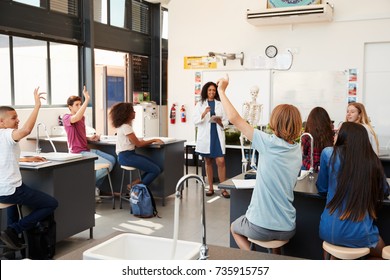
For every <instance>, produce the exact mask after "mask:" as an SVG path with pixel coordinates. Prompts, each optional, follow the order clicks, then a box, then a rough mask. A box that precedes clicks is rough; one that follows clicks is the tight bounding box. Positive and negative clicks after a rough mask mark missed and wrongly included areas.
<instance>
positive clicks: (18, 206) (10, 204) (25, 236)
mask: <svg viewBox="0 0 390 280" xmlns="http://www.w3.org/2000/svg"><path fill="white" fill-rule="evenodd" d="M13 205H15V204H12V203H0V210H3V209H6V208H8V207H11V206H13ZM16 206H17V208H18V215H19V219H21V218H23V214H22V206H21V205H19V204H17V205H16ZM23 239H24V244H23V245H22V247H21V248H20V249H18V250H12V249H9V248H8V247H7V246H6V245H5V244H4V245H0V248H3V252H2V253H1V254H0V257H3V256H6V255H7V253H15V252H18V251H20V254H21V255H23V253H22V250H25V256H26V257H28V242H27V241H28V239H27V233H26V232H25V231H23ZM5 248H7V249H8V252H7V253H6V252H4V249H5Z"/></svg>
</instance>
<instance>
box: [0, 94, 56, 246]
mask: <svg viewBox="0 0 390 280" xmlns="http://www.w3.org/2000/svg"><path fill="white" fill-rule="evenodd" d="M38 89H39V88H36V89H35V90H34V100H35V106H34V109H33V111H32V112H31V114H30V116H29V118H28V119H27V121H26V123H25V124H24V125H23V126H22V127H21V128H19V119H18V114H17V113H16V111H15V109H13V108H12V107H8V106H0V150H1V153H0V173H1V176H0V203H5V204H15V205H13V206H11V207H8V208H7V214H8V227H7V229H5V230H4V231H2V232H1V235H0V238H1V240H2V241H3V242H4V243H5V244H6V246H7V247H9V248H11V249H14V250H18V249H20V248H21V247H22V244H21V241H20V239H19V234H21V233H22V232H23V231H25V230H29V229H31V228H33V227H34V226H35V225H36V224H37V223H38V222H40V221H42V220H44V219H45V218H46V217H48V216H49V215H51V214H52V213H53V212H54V210H55V209H56V208H57V206H58V202H57V200H56V199H55V198H53V197H51V196H50V195H48V194H46V193H43V192H40V191H38V190H35V189H32V188H29V187H28V186H26V185H25V184H24V183H23V182H22V175H21V173H20V169H19V158H20V147H19V141H20V140H21V139H22V138H24V137H26V136H27V135H29V134H30V133H31V131H32V129H33V128H34V125H35V122H36V120H37V116H38V112H39V109H40V107H41V98H43V99H44V97H43V96H42V94H43V93H39V92H38ZM39 160H42V158H36V157H34V158H31V159H30V161H39ZM24 161H26V160H24ZM16 204H19V205H25V206H27V207H28V208H30V209H31V210H32V211H31V212H30V214H28V215H27V216H25V217H23V218H22V219H20V220H19V216H18V211H17V207H16Z"/></svg>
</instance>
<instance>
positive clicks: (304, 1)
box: [267, 0, 321, 8]
mask: <svg viewBox="0 0 390 280" xmlns="http://www.w3.org/2000/svg"><path fill="white" fill-rule="evenodd" d="M317 4H321V0H267V8H286V7H295V6H306V5H317Z"/></svg>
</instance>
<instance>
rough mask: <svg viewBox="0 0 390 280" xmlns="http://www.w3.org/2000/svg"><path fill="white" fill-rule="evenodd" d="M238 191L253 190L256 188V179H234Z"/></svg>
mask: <svg viewBox="0 0 390 280" xmlns="http://www.w3.org/2000/svg"><path fill="white" fill-rule="evenodd" d="M232 181H233V184H234V185H235V186H236V189H253V188H254V187H255V183H256V179H246V180H245V179H232Z"/></svg>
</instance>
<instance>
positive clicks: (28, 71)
mask: <svg viewBox="0 0 390 280" xmlns="http://www.w3.org/2000/svg"><path fill="white" fill-rule="evenodd" d="M13 55H14V57H13V59H14V61H13V62H14V77H15V79H14V88H15V105H33V104H34V96H33V91H34V88H36V87H37V86H39V90H40V91H41V92H47V63H46V62H47V43H46V42H44V41H38V40H32V39H26V38H19V37H13ZM42 104H46V102H45V100H43V101H42Z"/></svg>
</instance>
